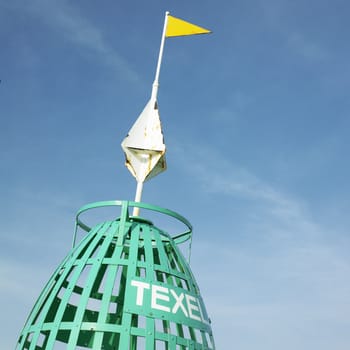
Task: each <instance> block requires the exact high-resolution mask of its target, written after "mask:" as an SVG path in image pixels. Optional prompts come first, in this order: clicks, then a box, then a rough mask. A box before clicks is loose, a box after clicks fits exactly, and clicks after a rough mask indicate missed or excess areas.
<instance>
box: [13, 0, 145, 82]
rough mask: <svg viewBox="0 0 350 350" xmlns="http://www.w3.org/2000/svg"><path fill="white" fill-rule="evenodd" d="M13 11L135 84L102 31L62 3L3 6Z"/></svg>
mask: <svg viewBox="0 0 350 350" xmlns="http://www.w3.org/2000/svg"><path fill="white" fill-rule="evenodd" d="M7 6H8V7H10V8H11V9H14V10H16V11H25V12H27V13H29V14H31V15H32V16H35V17H37V18H38V19H40V20H41V21H42V22H44V23H45V24H46V25H47V26H48V27H49V28H51V29H52V30H54V31H55V32H57V33H58V34H59V35H61V36H63V37H64V39H65V40H67V41H69V42H71V43H72V44H74V45H76V46H77V47H80V48H82V49H84V50H88V51H90V53H93V54H94V55H95V56H96V57H97V58H98V59H99V60H100V61H101V62H103V63H104V64H106V65H108V66H110V67H112V68H113V69H114V70H115V71H116V73H118V74H120V75H123V76H124V77H125V78H126V79H127V80H128V81H129V82H131V83H139V82H140V77H139V76H138V74H137V73H136V72H135V71H134V70H133V69H132V68H131V67H130V65H129V64H128V63H127V62H126V60H125V59H124V58H123V57H122V56H121V55H120V54H119V53H118V52H116V51H115V50H114V48H113V47H112V46H111V45H110V44H109V43H108V42H107V41H106V40H105V39H104V37H103V34H102V32H101V31H100V30H99V29H98V28H97V27H96V26H95V25H94V24H93V23H91V22H90V21H88V20H87V19H86V18H83V17H82V16H80V15H79V14H78V13H77V12H76V11H75V10H74V8H72V7H71V6H68V4H67V3H66V2H65V1H60V2H58V1H40V0H33V1H28V2H25V3H23V2H18V1H14V2H12V3H11V5H7Z"/></svg>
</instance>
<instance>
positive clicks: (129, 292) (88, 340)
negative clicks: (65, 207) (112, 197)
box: [17, 201, 215, 350]
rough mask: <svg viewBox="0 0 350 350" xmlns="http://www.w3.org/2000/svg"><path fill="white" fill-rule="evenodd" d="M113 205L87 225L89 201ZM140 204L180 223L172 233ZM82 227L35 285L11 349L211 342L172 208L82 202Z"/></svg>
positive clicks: (171, 347)
mask: <svg viewBox="0 0 350 350" xmlns="http://www.w3.org/2000/svg"><path fill="white" fill-rule="evenodd" d="M104 206H119V207H120V208H121V210H120V211H121V215H120V217H119V218H117V219H116V220H111V221H104V222H102V223H100V224H98V225H96V226H95V227H92V228H90V227H89V226H88V225H87V224H85V223H83V222H82V221H81V219H80V215H81V213H83V212H84V211H86V210H90V209H93V208H98V207H104ZM135 206H137V207H139V208H143V209H146V210H150V211H155V212H159V213H161V214H163V215H166V216H170V217H173V218H175V219H177V220H178V221H180V222H181V223H183V224H184V225H185V226H186V229H185V231H184V232H182V233H178V234H175V235H173V236H172V237H171V236H170V235H169V234H168V233H167V232H165V231H163V230H161V229H159V228H157V227H156V226H154V225H153V224H152V223H151V222H150V221H148V220H145V219H142V218H140V217H132V216H129V208H131V207H135ZM76 227H77V228H81V229H83V230H84V231H86V232H87V235H86V236H85V237H84V238H83V239H82V240H81V242H80V243H79V244H78V245H76V246H74V247H73V249H72V251H71V252H70V253H69V254H68V256H67V257H66V258H65V259H64V260H63V262H62V263H61V265H60V266H59V267H58V268H57V270H56V271H55V273H54V274H53V275H52V277H51V279H50V280H49V282H48V283H47V285H46V286H45V288H44V290H43V291H42V293H41V295H40V297H39V299H38V301H37V303H36V304H35V306H34V308H33V310H32V312H31V314H30V316H29V318H28V320H27V322H26V325H25V327H24V329H23V331H22V333H21V336H20V339H19V342H18V347H17V348H18V349H30V350H34V349H35V350H37V349H55V350H56V349H71V350H73V349H105V350H116V349H123V350H124V349H147V350H151V349H168V350H178V349H179V350H184V349H214V348H215V347H214V341H213V336H212V331H211V326H210V321H209V318H208V315H207V312H206V309H205V306H204V304H203V300H202V298H201V295H200V292H199V289H198V286H197V284H196V281H195V279H194V277H193V274H192V272H191V269H190V267H189V264H188V262H187V261H186V259H185V258H184V256H183V254H182V253H181V251H180V249H179V247H178V246H179V244H181V243H183V242H185V241H187V240H189V239H191V237H192V228H191V225H190V223H189V222H188V221H187V220H186V219H185V218H184V217H182V216H180V215H179V214H177V213H175V212H173V211H170V210H167V209H163V208H159V207H156V206H151V205H147V204H144V203H135V202H128V201H111V202H98V203H93V204H91V205H88V206H85V207H83V208H82V209H81V210H80V211H79V212H78V215H77V219H76Z"/></svg>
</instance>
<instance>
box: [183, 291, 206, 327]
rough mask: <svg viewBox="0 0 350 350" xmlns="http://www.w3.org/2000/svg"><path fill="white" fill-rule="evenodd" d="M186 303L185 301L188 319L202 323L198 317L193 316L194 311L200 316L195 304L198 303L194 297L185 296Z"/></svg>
mask: <svg viewBox="0 0 350 350" xmlns="http://www.w3.org/2000/svg"><path fill="white" fill-rule="evenodd" d="M186 301H187V309H188V313H189V315H190V318H192V319H193V320H196V321H202V319H201V318H200V316H197V315H194V314H193V311H196V312H198V313H199V315H200V311H199V308H198V304H197V303H198V302H197V299H196V298H195V297H193V296H192V295H188V294H186ZM192 302H195V303H196V304H192Z"/></svg>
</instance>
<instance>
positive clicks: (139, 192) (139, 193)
mask: <svg viewBox="0 0 350 350" xmlns="http://www.w3.org/2000/svg"><path fill="white" fill-rule="evenodd" d="M142 189H143V182H141V181H137V187H136V195H135V202H141V196H142ZM139 213H140V208H137V207H134V210H133V212H132V215H133V216H139Z"/></svg>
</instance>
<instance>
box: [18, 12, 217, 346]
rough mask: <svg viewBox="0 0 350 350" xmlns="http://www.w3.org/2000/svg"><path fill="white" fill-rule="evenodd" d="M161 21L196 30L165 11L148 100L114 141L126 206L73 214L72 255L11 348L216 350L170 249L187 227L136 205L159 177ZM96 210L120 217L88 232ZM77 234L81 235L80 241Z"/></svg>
mask: <svg viewBox="0 0 350 350" xmlns="http://www.w3.org/2000/svg"><path fill="white" fill-rule="evenodd" d="M168 18H169V19H171V21H170V22H169V23H171V25H172V26H177V25H179V26H180V27H181V28H180V29H179V30H178V28H171V29H172V31H170V32H169V33H170V34H168V36H176V35H187V34H188V33H187V34H183V33H184V31H185V32H186V30H187V28H190V30H191V32H190V34H198V32H197V33H195V32H193V30H194V29H193V28H194V27H195V30H198V28H199V30H200V31H202V32H203V30H205V29H204V28H201V27H197V26H193V25H192V24H186V22H184V21H182V20H180V19H176V18H175V17H171V16H169V13H166V16H165V22H164V29H163V36H162V41H161V48H160V54H159V58H158V65H157V71H156V77H155V80H154V83H153V88H152V94H151V98H150V100H149V102H148V103H147V105H146V107H145V108H144V110H143V111H142V113H141V114H140V116H139V117H138V119H137V120H136V122H135V123H134V125H133V126H132V128H131V129H130V131H129V133H128V135H127V137H126V138H125V139H124V140H123V142H122V148H123V150H124V153H125V158H126V166H127V167H128V169H129V170H130V172H131V173H132V175H133V176H134V177H135V178H136V180H137V189H136V195H135V201H134V202H130V201H107V202H96V203H92V204H89V205H86V206H84V207H82V208H81V209H80V210H79V211H78V214H77V216H76V225H75V233H74V238H73V247H72V249H71V251H70V252H69V253H68V255H67V256H66V258H65V259H64V260H63V262H62V263H61V265H60V266H59V267H58V268H57V270H56V271H55V272H54V274H53V275H52V277H51V278H50V280H49V282H48V283H47V285H46V286H45V287H44V289H43V291H42V293H41V294H40V296H39V298H38V300H37V302H36V304H35V305H34V307H33V309H32V311H31V313H30V315H29V317H28V319H27V321H26V324H25V326H24V328H23V330H22V332H21V334H20V337H19V340H18V342H17V347H16V349H17V350H63V349H67V350H83V349H85V350H87V349H96V350H97V349H98V350H100V349H104V350H136V349H138V350H141V349H144V350H153V349H157V350H163V349H164V350H187V349H188V350H214V349H215V345H214V339H213V335H212V330H211V325H210V319H209V317H208V315H207V312H206V309H205V306H204V303H203V300H202V297H201V295H200V292H199V288H198V286H197V283H196V281H195V278H194V276H193V274H192V272H191V268H190V266H189V261H187V260H186V259H185V257H184V256H183V255H182V253H181V251H180V248H179V245H180V244H182V243H184V242H187V241H189V242H191V240H192V227H191V224H190V223H189V222H188V221H187V220H186V219H185V218H184V217H183V216H181V215H179V214H177V213H175V212H173V211H171V210H168V209H164V208H160V207H157V206H153V205H149V204H145V203H142V202H141V194H142V189H143V183H144V182H145V181H146V180H149V179H151V178H152V177H154V176H156V175H158V174H159V173H161V172H163V171H164V170H165V169H166V161H165V150H166V148H165V144H164V138H163V133H162V129H161V123H160V117H159V111H158V102H157V93H158V86H159V84H158V78H159V71H160V64H161V59H162V53H163V47H164V39H165V37H166V36H167V33H168V30H169V28H168V27H167V23H168ZM188 25H189V27H188ZM205 31H206V32H209V31H208V30H205ZM174 33H175V35H174ZM177 33H182V34H177ZM101 207H119V209H118V211H119V213H120V214H119V215H118V217H117V219H113V220H107V221H102V222H101V223H99V224H97V225H95V226H93V227H90V225H88V224H86V223H85V222H84V221H83V220H82V218H81V216H82V214H83V213H85V212H87V211H91V210H92V209H96V208H101ZM130 209H133V212H132V214H130ZM140 209H142V210H143V211H148V212H152V213H154V212H155V213H158V215H159V214H160V215H161V217H162V220H163V216H165V217H167V218H173V219H176V220H177V221H179V222H180V223H182V224H183V225H184V226H185V230H184V231H183V232H180V233H174V234H170V233H168V232H166V231H165V230H162V229H160V228H158V227H157V226H155V225H154V224H153V223H152V222H151V221H150V220H148V219H146V218H143V217H141V216H140ZM116 216H117V215H116ZM78 230H83V232H85V236H84V237H83V238H82V239H81V240H80V242H79V243H77V239H76V237H77V233H78ZM189 246H190V247H191V244H190V245H189Z"/></svg>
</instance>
